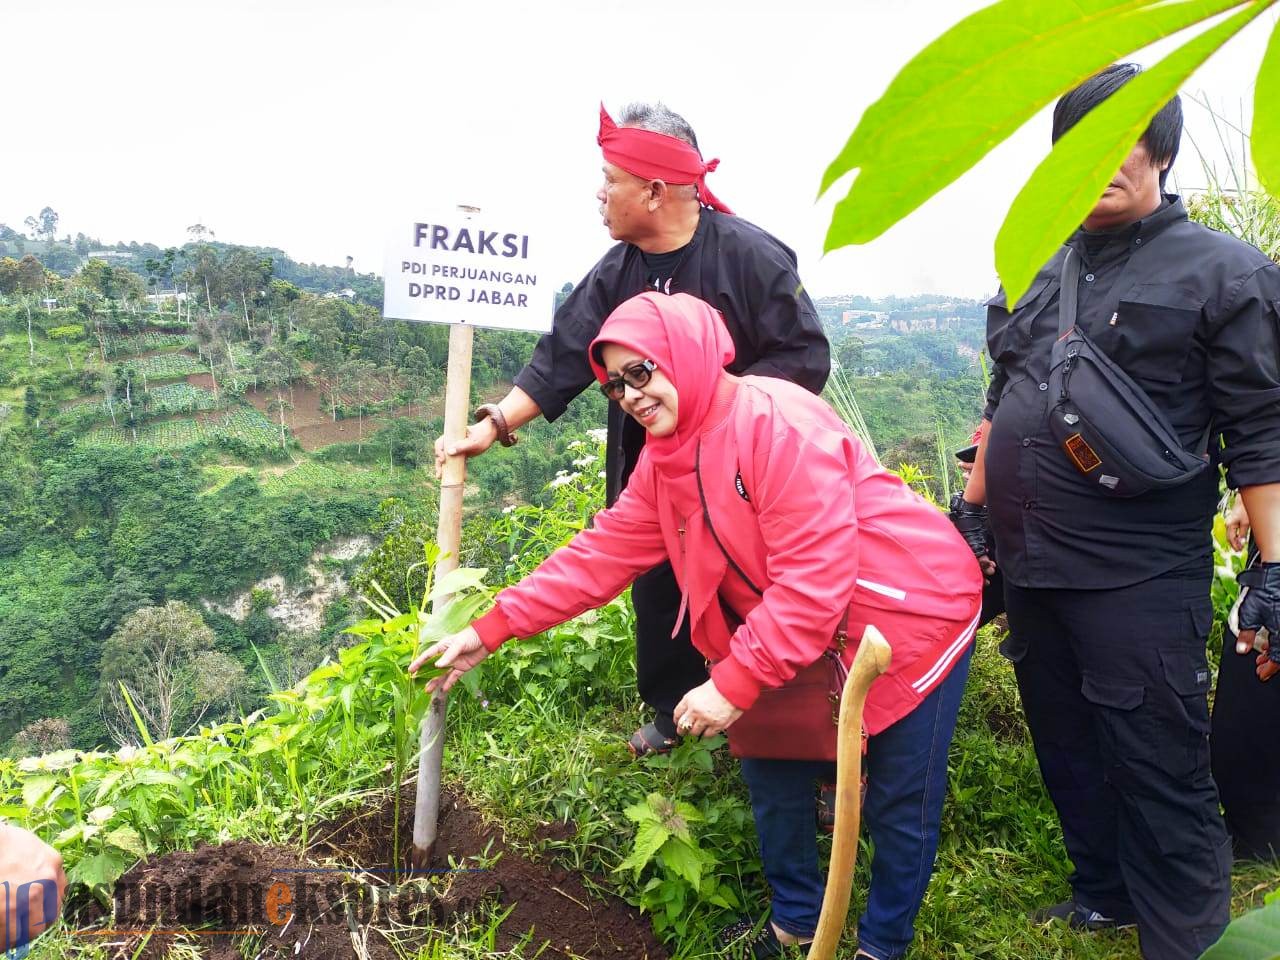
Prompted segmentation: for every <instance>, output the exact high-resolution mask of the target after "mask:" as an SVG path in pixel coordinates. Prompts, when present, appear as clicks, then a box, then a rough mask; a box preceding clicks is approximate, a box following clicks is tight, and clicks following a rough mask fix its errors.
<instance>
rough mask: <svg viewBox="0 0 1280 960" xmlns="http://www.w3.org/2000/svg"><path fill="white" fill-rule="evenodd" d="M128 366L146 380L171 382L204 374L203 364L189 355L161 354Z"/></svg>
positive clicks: (132, 362)
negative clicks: (188, 376) (193, 374)
mask: <svg viewBox="0 0 1280 960" xmlns="http://www.w3.org/2000/svg"><path fill="white" fill-rule="evenodd" d="M128 365H129V366H130V367H132V368H133V369H134V370H136V371H138V374H139V375H140V376H144V377H146V378H147V379H148V380H173V379H176V378H178V377H185V376H187V375H188V374H192V373H203V372H204V364H202V363H201V362H200V360H199V359H198V358H196V357H193V356H192V355H191V354H189V353H161V354H157V355H156V356H153V357H139V358H138V359H136V360H132V361H130V362H129V364H128Z"/></svg>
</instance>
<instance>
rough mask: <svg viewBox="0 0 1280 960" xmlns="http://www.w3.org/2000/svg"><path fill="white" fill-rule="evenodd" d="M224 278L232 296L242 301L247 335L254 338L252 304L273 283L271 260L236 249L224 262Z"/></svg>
mask: <svg viewBox="0 0 1280 960" xmlns="http://www.w3.org/2000/svg"><path fill="white" fill-rule="evenodd" d="M222 277H223V282H224V283H225V284H226V287H227V289H228V291H230V294H231V295H232V296H233V297H235V298H236V299H237V300H239V301H240V308H241V310H242V311H243V315H244V329H245V333H246V335H248V336H250V337H252V336H253V333H254V330H253V321H252V319H251V317H250V315H249V306H250V304H253V305H256V304H257V303H258V301H259V300H260V299H261V298H262V297H263V295H264V294H265V293H266V289H267V285H268V284H269V283H270V282H271V258H270V257H259V256H257V255H256V254H254V253H253V251H251V250H246V249H244V248H243V247H236V248H235V249H233V250H231V251H230V252H228V253H227V255H226V256H225V257H224V258H223V261H222Z"/></svg>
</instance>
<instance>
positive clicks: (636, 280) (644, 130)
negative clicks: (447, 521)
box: [436, 104, 830, 754]
mask: <svg viewBox="0 0 1280 960" xmlns="http://www.w3.org/2000/svg"><path fill="white" fill-rule="evenodd" d="M600 143H601V146H602V147H603V149H604V153H605V164H604V185H603V187H602V188H601V189H600V190H599V191H598V192H597V194H596V197H597V199H598V200H599V201H600V205H601V206H600V212H601V216H602V217H603V219H604V223H605V226H606V227H608V229H609V234H610V236H612V237H613V239H614V240H617V241H619V242H618V243H617V244H616V245H615V246H614V247H612V248H611V249H610V250H609V252H608V253H606V254H605V255H604V257H603V258H601V260H600V262H599V263H597V264H596V265H595V266H594V267H592V268H591V270H590V271H589V272H588V273H587V275H586V276H585V277H584V278H583V279H582V280H581V282H579V283H578V285H577V286H576V287H574V290H573V293H571V294H570V295H569V298H568V299H567V300H566V301H565V302H564V303H563V304H562V305H561V307H560V309H559V310H557V311H556V316H555V320H554V322H553V324H552V328H551V332H550V333H549V334H547V335H546V336H544V337H543V338H542V339H541V340H540V341H539V342H538V345H537V347H536V348H535V349H534V352H533V357H532V359H531V360H530V361H529V363H528V365H527V366H526V367H525V368H524V369H523V370H521V371H520V373H519V374H517V376H516V378H515V386H514V387H513V388H512V389H511V391H510V392H509V393H508V394H507V395H506V396H505V397H504V398H503V399H502V400H501V401H500V402H499V403H497V404H491V405H487V406H485V407H482V408H481V410H482V411H484V414H485V415H484V416H483V417H482V419H480V420H479V422H477V423H475V424H473V425H472V426H471V427H470V428H469V429H468V431H467V436H466V439H465V440H463V441H461V442H460V443H458V444H457V445H456V447H454V448H451V449H450V450H449V453H454V452H456V453H461V454H465V455H467V456H474V455H475V454H478V453H483V452H484V451H485V450H487V449H488V448H489V447H490V446H492V445H493V443H494V441H495V440H500V439H503V438H505V437H507V435H508V434H509V433H510V432H512V431H514V430H516V429H517V428H518V427H520V426H522V425H523V424H525V423H528V422H529V421H530V420H532V419H534V418H535V417H537V416H539V415H541V416H544V417H546V418H547V419H548V420H555V419H556V418H557V417H559V416H560V414H562V413H563V412H564V411H565V408H566V407H567V406H568V404H569V403H570V401H572V400H573V399H574V397H576V396H577V395H578V394H580V393H581V392H582V391H583V390H584V389H585V388H586V387H587V386H588V385H590V384H592V383H594V382H595V377H594V375H593V374H592V372H591V367H590V364H589V362H588V360H587V346H588V344H590V343H591V341H592V340H593V339H595V336H596V334H597V333H598V332H599V330H600V326H601V324H602V323H604V320H605V318H606V317H608V316H609V314H610V313H611V312H612V311H613V309H614V308H615V307H616V306H618V304H620V303H622V302H623V301H624V300H628V299H630V298H631V297H633V296H635V295H636V294H638V293H642V292H644V291H645V290H661V291H662V292H664V293H678V292H683V293H690V294H693V295H694V296H696V297H700V298H702V299H703V300H706V301H707V302H708V303H710V304H711V305H712V306H713V307H715V308H716V309H718V310H719V311H720V312H721V313H722V314H723V315H724V319H725V324H726V326H727V327H728V328H729V333H730V335H731V336H732V337H733V342H734V345H735V347H736V349H737V356H736V358H735V360H734V362H733V363H732V364H731V365H730V366H729V368H728V369H729V371H730V372H731V373H737V374H756V375H761V376H767V377H780V378H782V379H784V380H791V381H793V382H795V383H798V384H800V385H801V386H803V387H806V388H808V389H809V390H812V391H813V392H814V393H817V392H819V391H821V390H822V387H823V385H824V384H825V383H826V379H827V374H828V373H829V372H830V352H829V348H828V344H827V339H826V336H825V335H824V334H823V332H822V325H821V323H820V322H819V320H818V315H817V311H816V310H815V309H814V306H813V303H812V301H810V299H809V295H808V294H807V293H805V291H804V285H803V284H802V283H801V282H800V278H799V276H798V275H797V273H796V257H795V254H794V253H792V251H791V250H790V249H788V248H787V247H786V246H784V245H783V244H782V243H780V242H779V241H778V240H777V239H775V238H774V237H772V236H770V235H769V234H768V233H765V231H763V230H761V229H760V228H759V227H757V226H755V225H754V224H751V223H748V222H747V221H745V220H743V219H742V218H741V217H736V216H733V215H732V214H731V213H730V211H729V209H728V208H727V207H726V206H725V205H724V204H722V203H721V202H720V201H719V200H717V199H716V198H715V196H714V195H713V194H711V192H710V191H709V190H708V189H707V187H706V183H705V175H706V173H708V172H710V171H711V170H714V169H715V165H716V163H717V161H715V160H712V161H711V162H709V163H703V162H702V159H701V155H700V154H699V153H698V144H697V138H696V137H695V136H694V134H693V130H692V129H691V128H690V127H689V125H688V123H686V122H685V120H684V119H683V118H681V117H680V116H678V115H677V114H674V113H672V112H671V111H670V110H668V109H667V108H666V107H664V106H663V105H662V104H657V105H655V106H650V105H647V104H632V105H630V106H628V107H626V108H624V110H623V112H622V114H621V118H620V124H619V125H618V126H615V125H614V123H613V121H612V120H611V119H610V118H609V116H608V114H606V113H605V112H604V109H603V108H601V125H600ZM644 437H645V431H644V428H643V427H641V426H640V425H639V424H638V423H636V422H635V421H634V420H633V419H632V418H631V417H628V416H626V415H625V414H623V413H622V410H621V408H620V407H619V406H618V405H617V404H616V403H611V404H610V405H609V419H608V437H607V440H606V444H607V446H606V461H605V470H606V495H607V499H608V502H609V503H613V501H614V500H616V499H617V497H618V494H619V493H620V492H621V491H622V488H623V487H625V486H626V483H627V479H628V478H629V477H630V475H631V470H632V469H633V468H634V466H635V463H636V460H637V458H638V457H639V455H640V451H641V450H642V449H643V447H644ZM444 453H445V451H444V447H443V442H442V441H441V440H437V441H436V459H437V464H440V463H442V462H443V457H444ZM631 598H632V602H633V604H634V606H635V610H636V675H637V685H638V687H639V690H640V695H641V696H642V697H643V698H644V700H645V702H647V703H648V704H649V705H650V706H652V707H653V708H654V710H655V719H654V721H653V723H650V724H647V725H646V726H644V727H642V728H641V729H640V730H638V731H636V735H635V736H634V737H633V738H632V740H631V747H632V749H633V750H634V751H635V752H636V753H637V754H643V753H646V752H649V751H651V750H665V749H669V747H670V746H671V745H672V744H673V743H674V741H675V738H676V735H677V731H676V728H675V724H674V721H673V720H672V718H671V711H672V710H673V709H674V708H675V705H676V704H677V703H679V702H680V699H681V698H682V697H683V696H684V695H685V693H687V692H688V691H689V690H691V689H693V688H694V687H696V686H698V685H700V684H702V683H705V682H706V679H707V674H706V665H705V663H704V661H703V659H702V656H701V655H700V654H698V653H697V651H696V650H694V649H693V646H692V645H691V644H690V643H689V625H688V621H687V619H686V620H685V621H684V622H683V623H682V624H681V626H680V630H679V633H678V634H675V635H674V636H673V630H674V628H675V625H676V612H677V610H678V609H679V605H680V590H679V587H678V586H677V585H676V582H675V578H674V576H673V575H672V573H671V567H670V565H669V564H664V565H663V566H661V567H659V568H657V569H656V570H653V571H651V572H650V573H648V574H645V575H644V576H642V577H641V578H639V579H638V580H636V582H635V584H634V585H633V586H632V590H631Z"/></svg>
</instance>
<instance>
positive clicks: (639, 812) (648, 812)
mask: <svg viewBox="0 0 1280 960" xmlns="http://www.w3.org/2000/svg"><path fill="white" fill-rule="evenodd" d="M622 815H623V816H624V817H626V818H627V819H628V820H634V821H635V822H636V823H645V822H646V821H650V820H654V819H655V816H656V815H655V814H654V812H653V810H652V809H651V808H650V806H649V804H648V803H633V804H632V805H631V806H629V807H627V808H626V809H625V810H623V811H622Z"/></svg>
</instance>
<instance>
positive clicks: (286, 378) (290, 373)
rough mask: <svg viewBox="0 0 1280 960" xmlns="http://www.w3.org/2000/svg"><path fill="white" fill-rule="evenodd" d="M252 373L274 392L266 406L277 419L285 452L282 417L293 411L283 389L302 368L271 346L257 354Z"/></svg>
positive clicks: (290, 356)
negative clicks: (273, 396)
mask: <svg viewBox="0 0 1280 960" xmlns="http://www.w3.org/2000/svg"><path fill="white" fill-rule="evenodd" d="M253 372H254V376H255V377H256V378H257V379H258V381H259V382H260V383H262V384H265V385H266V386H267V387H268V388H270V389H271V390H274V391H275V399H274V400H272V401H271V402H270V403H269V404H268V409H270V410H272V411H274V412H275V413H276V415H277V417H278V418H279V422H280V449H281V450H287V449H288V447H287V445H286V438H285V424H284V415H285V412H286V411H288V410H291V409H293V403H292V402H291V401H289V400H286V399H285V398H284V388H285V387H286V386H287V385H289V384H290V383H292V381H293V379H294V377H297V376H299V375H300V374H301V373H302V368H301V367H300V366H299V365H298V361H297V358H296V357H294V356H293V355H292V354H290V353H289V352H288V351H287V350H285V349H284V348H282V347H280V346H279V345H277V344H272V345H271V346H269V347H267V348H266V349H265V350H263V351H262V353H260V354H258V359H257V361H256V362H255V364H254V368H253Z"/></svg>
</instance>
